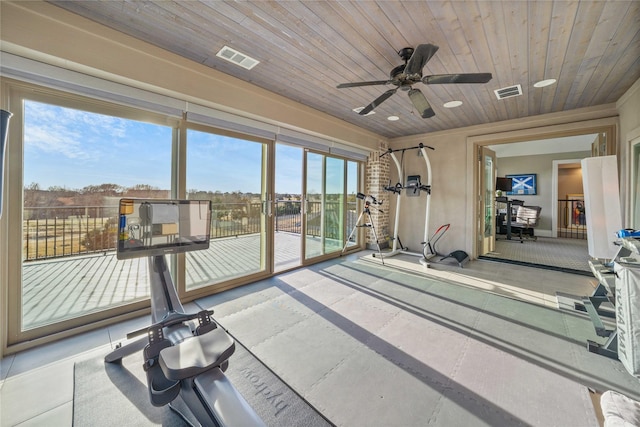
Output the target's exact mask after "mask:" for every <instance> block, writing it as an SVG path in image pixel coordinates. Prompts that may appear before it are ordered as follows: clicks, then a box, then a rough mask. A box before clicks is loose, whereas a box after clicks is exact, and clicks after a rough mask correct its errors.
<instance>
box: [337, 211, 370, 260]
mask: <svg viewBox="0 0 640 427" xmlns="http://www.w3.org/2000/svg"><path fill="white" fill-rule="evenodd" d="M363 215H364V211H362V212H361V213H360V216H359V217H358V220H357V221H356V225H354V226H353V229H352V230H351V233H349V237H347V241H346V242H344V247H343V248H342V252H341V253H344V251H345V250H347V246H348V245H349V240H351V237H353V233H355V232H356V230H357V229H358V227H359V225H358V224H360V221H361V220H362V216H363Z"/></svg>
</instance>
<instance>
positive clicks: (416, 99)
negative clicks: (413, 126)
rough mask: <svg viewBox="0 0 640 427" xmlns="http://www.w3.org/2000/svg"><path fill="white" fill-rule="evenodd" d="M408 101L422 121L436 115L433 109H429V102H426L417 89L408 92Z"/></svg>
mask: <svg viewBox="0 0 640 427" xmlns="http://www.w3.org/2000/svg"><path fill="white" fill-rule="evenodd" d="M409 99H411V102H412V103H413V106H414V107H416V110H418V111H419V112H420V116H421V117H422V118H423V119H427V118H429V117H433V116H435V115H436V113H435V112H434V111H433V108H431V105H429V101H427V98H426V97H425V96H424V94H423V93H422V92H420V90H419V89H411V90H410V91H409Z"/></svg>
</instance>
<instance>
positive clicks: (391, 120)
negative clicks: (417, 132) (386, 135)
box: [387, 116, 400, 122]
mask: <svg viewBox="0 0 640 427" xmlns="http://www.w3.org/2000/svg"><path fill="white" fill-rule="evenodd" d="M387 120H389V121H390V122H396V121H398V120H400V117H398V116H389V117H387Z"/></svg>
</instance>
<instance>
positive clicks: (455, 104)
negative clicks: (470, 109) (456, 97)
mask: <svg viewBox="0 0 640 427" xmlns="http://www.w3.org/2000/svg"><path fill="white" fill-rule="evenodd" d="M461 105H462V101H449V102H445V103H444V104H443V107H444V108H456V107H459V106H461Z"/></svg>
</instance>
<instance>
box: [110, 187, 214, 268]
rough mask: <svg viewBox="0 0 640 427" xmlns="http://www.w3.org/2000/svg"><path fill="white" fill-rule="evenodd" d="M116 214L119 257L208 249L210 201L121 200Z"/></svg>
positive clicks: (127, 257) (137, 256)
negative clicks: (117, 217) (117, 218)
mask: <svg viewBox="0 0 640 427" xmlns="http://www.w3.org/2000/svg"><path fill="white" fill-rule="evenodd" d="M118 215H119V222H118V247H117V257H118V259H130V258H139V257H145V256H153V255H165V254H176V253H181V252H189V251H197V250H201V249H208V248H209V239H210V235H211V201H209V200H160V199H121V200H120V203H119V207H118Z"/></svg>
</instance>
